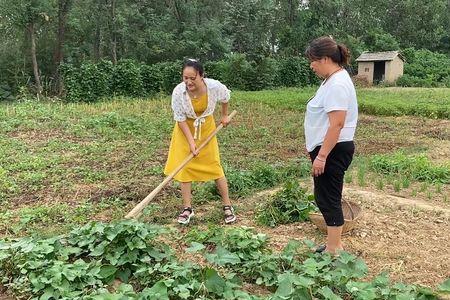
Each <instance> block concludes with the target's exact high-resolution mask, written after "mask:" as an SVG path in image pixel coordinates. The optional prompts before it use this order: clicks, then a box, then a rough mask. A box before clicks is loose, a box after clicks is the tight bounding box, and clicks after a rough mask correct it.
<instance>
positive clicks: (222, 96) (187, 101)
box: [172, 78, 231, 139]
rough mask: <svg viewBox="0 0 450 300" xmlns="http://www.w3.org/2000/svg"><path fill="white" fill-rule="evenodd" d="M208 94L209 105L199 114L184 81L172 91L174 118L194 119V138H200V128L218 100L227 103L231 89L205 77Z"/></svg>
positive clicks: (178, 119)
mask: <svg viewBox="0 0 450 300" xmlns="http://www.w3.org/2000/svg"><path fill="white" fill-rule="evenodd" d="M203 81H204V82H205V84H206V90H207V94H208V105H207V107H206V110H205V111H204V112H203V113H202V114H201V115H200V116H197V115H196V113H195V111H194V108H193V106H192V102H191V98H190V97H189V94H188V92H187V89H186V84H185V83H184V82H182V83H180V84H178V85H177V86H176V87H175V88H174V89H173V92H172V110H173V118H174V120H175V121H177V122H183V121H186V119H187V118H190V119H194V120H195V121H194V127H195V133H194V139H200V132H201V130H200V128H201V125H202V124H203V123H204V122H205V118H206V117H207V116H209V115H212V114H213V113H214V109H215V107H216V104H217V102H219V103H227V102H228V101H229V100H230V93H231V92H230V90H229V89H228V88H227V87H226V86H225V85H224V84H222V83H221V82H220V81H218V80H214V79H211V78H203Z"/></svg>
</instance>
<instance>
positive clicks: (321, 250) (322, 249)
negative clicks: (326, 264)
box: [314, 245, 327, 253]
mask: <svg viewBox="0 0 450 300" xmlns="http://www.w3.org/2000/svg"><path fill="white" fill-rule="evenodd" d="M326 248H327V245H320V246H319V247H317V248H316V250H315V251H314V253H323V252H324V251H325V249H326Z"/></svg>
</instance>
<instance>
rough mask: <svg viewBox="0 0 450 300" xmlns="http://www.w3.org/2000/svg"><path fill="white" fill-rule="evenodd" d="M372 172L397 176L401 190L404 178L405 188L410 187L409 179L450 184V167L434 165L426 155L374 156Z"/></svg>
mask: <svg viewBox="0 0 450 300" xmlns="http://www.w3.org/2000/svg"><path fill="white" fill-rule="evenodd" d="M369 165H370V168H371V170H373V171H375V172H377V173H381V174H384V175H392V176H396V177H397V178H398V179H397V180H395V184H396V185H398V189H399V188H400V181H399V180H400V179H401V178H402V177H403V176H404V177H405V179H404V180H403V187H407V186H409V184H410V183H409V182H408V179H413V180H418V181H425V182H430V183H446V184H448V183H449V182H450V165H434V164H432V163H431V162H430V160H429V159H428V158H427V157H426V156H425V155H416V156H408V155H406V154H404V153H402V152H397V153H394V154H392V155H374V156H373V157H371V158H370V163H369Z"/></svg>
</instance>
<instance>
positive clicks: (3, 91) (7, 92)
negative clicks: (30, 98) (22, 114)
mask: <svg viewBox="0 0 450 300" xmlns="http://www.w3.org/2000/svg"><path fill="white" fill-rule="evenodd" d="M3 100H6V101H11V100H14V96H13V95H12V93H11V89H10V87H9V85H7V84H0V101H3Z"/></svg>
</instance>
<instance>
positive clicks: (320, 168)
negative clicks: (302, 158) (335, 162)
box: [311, 157, 325, 177]
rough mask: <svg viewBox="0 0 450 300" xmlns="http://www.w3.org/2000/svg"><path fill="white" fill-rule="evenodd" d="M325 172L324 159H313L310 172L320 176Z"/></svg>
mask: <svg viewBox="0 0 450 300" xmlns="http://www.w3.org/2000/svg"><path fill="white" fill-rule="evenodd" d="M324 172H325V161H322V160H319V159H318V158H317V157H316V159H314V162H313V165H312V170H311V173H312V175H313V176H314V177H317V176H320V175H322V174H323V173H324Z"/></svg>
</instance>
